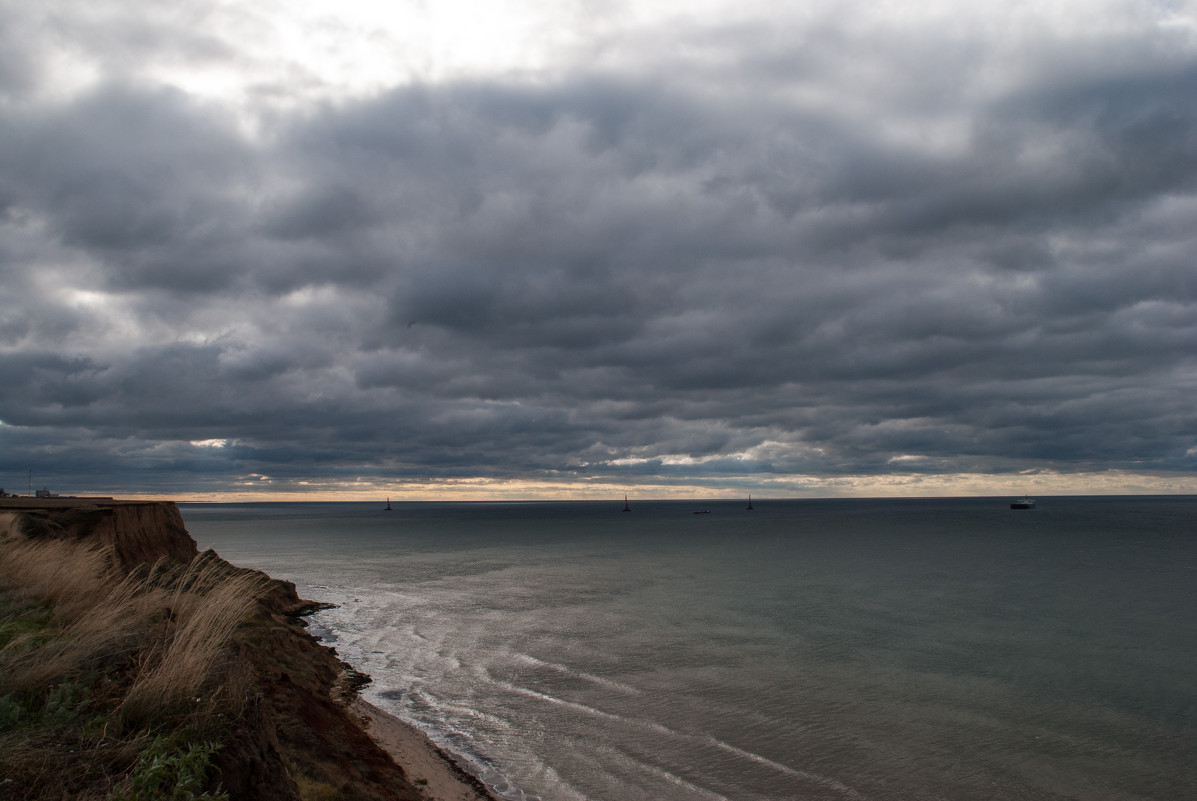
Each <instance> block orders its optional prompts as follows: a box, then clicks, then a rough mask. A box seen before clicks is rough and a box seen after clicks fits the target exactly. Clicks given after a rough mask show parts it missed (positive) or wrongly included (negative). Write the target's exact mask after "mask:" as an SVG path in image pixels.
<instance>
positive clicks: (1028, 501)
mask: <svg viewBox="0 0 1197 801" xmlns="http://www.w3.org/2000/svg"><path fill="white" fill-rule="evenodd" d="M1010 508H1011V509H1034V508H1035V501H1034V500H1033V499H1032V498H1031V496H1030V495H1027V496H1025V497H1023V499H1022V500H1021V501H1014V502H1013V503H1012V504H1010Z"/></svg>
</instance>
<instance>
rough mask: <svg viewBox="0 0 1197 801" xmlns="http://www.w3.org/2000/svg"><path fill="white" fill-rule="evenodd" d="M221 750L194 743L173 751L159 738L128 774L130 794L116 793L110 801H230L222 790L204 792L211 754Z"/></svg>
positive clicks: (210, 765) (214, 746) (213, 746)
mask: <svg viewBox="0 0 1197 801" xmlns="http://www.w3.org/2000/svg"><path fill="white" fill-rule="evenodd" d="M219 747H220V746H218V745H214V744H212V743H193V744H191V745H189V746H187V748H186V749H182V748H179V749H174V750H171V749H170V747H169V746H168V744H167V741H166V739H165V738H163V737H156V738H154V741H153V742H152V743H150V747H149V748H147V749H145V751H143V752H142V753H141V759H139V760H138V762H137V767H136V768H134V769H133V772H132V773H131V774H129V778H128V791H122V792H115V793H113V794H112V795H110V796H109V801H151V799H153V801H221V800H222V799H224V800H225V801H227V799H228V797H229V796H228V793H225V792H224V791H222V790H221V789H220V787H219V786H217V788H216V790H215V791H207V790H204V787H205V785H206V783H207V777H208V774H209V773H210V772H211V770H210V769H211V767H212V754H213V753H214V752H215V751H216V749H218V748H219Z"/></svg>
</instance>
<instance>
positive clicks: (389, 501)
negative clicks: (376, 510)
mask: <svg viewBox="0 0 1197 801" xmlns="http://www.w3.org/2000/svg"><path fill="white" fill-rule="evenodd" d="M382 511H384V512H389V511H391V499H390V497H388V498H387V508H386V509H383V510H382Z"/></svg>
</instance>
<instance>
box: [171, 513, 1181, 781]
mask: <svg viewBox="0 0 1197 801" xmlns="http://www.w3.org/2000/svg"><path fill="white" fill-rule="evenodd" d="M1009 501H1010V499H1007V498H996V499H994V498H990V499H977V498H970V499H941V500H801V501H799V500H795V501H770V500H756V501H754V506H755V509H754V510H753V511H747V510H746V509H745V506H746V504H745V502H744V501H719V502H696V503H685V502H636V501H635V500H633V501H632V504H631V509H632V511H630V512H627V513H625V512H623V511H622V509H623V501H622V499H619V500H617V501H612V502H610V503H593V502H565V503H395V504H393V505H394V510H393V511H390V512H386V511H384V510H383V503H382V502H381V501H380V502H379V503H374V504H324V503H312V504H302V503H278V504H202V505H201V504H195V505H191V504H181V505H180V507H181V509H182V511H183V516H184V519H185V520H186V522H187V526H188V529H189V530H190V531H191V533H192V535H193V536H194V537H195V539H196V540H197V541H198V542H199V544H200V547H201V549H202V548H214V549H216V550H217V551H218V552H219V553H220V554H221V555H222V556H224V557H225V558H226V559H228V560H230V561H231V562H233V563H235V564H238V565H241V566H244V567H256V568H260V569H262V570H265V571H266V572H268V573H270V574H271V575H273V576H275V577H277V578H285V579H289V580H291V581H294V582H295V583H296V584H297V585H298V588H299V591H300V594H301V595H302V596H304V597H306V598H309V599H312V600H319V601H327V602H331V603H334V604H337V607H336V608H335V609H330V610H327V611H324V612H320V613H318V614H316V615H314V616H313V617H312V619H311V620H312V631H313V632H314V633H316V634H318V635H320V636H322V637H323V638H324V639H325V641H326V643H327V644H330V645H333V646H335V647H336V649H337V651H338V653H339V654H340V655H341V656H342V658H344V659H346V660H348V661H349V662H351V663H352V664H354V665H355V666H356V667H357V668H359V669H360V670H362V671H364V672H366V673H369V674H370V675H371V676H373V678H374V683H373V684H372V685H370V686H369V687H368V688H367V689H366V691H365V692H364V695H365V697H366V698H367V699H368V700H370V701H372V702H373V703H375V704H377V705H378V706H380V707H383V708H384V709H387V710H389V711H391V712H393V713H395V714H397V715H398V716H400V717H402V718H404V719H406V720H408V721H411V722H413V723H415V724H416V725H418V726H419V727H420V728H422V729H423V730H424V731H426V732H427V733H429V734H430V735H431V736H432V738H433V739H434V740H436V741H437V742H438V743H440V744H442V745H443V746H445V747H447V748H448V749H449V750H451V751H453V752H454V753H456V754H458V755H459V756H460V757H461V758H462V759H463V760H465V761H466V762H468V763H469V764H470V765H471V766H472V769H473V770H474V771H475V773H477V774H478V775H480V776H481V777H482V778H483V779H484V780H485V781H487V782H488V783H490V784H491V785H492V786H493V787H494V788H495V791H496V793H497V794H498V795H500V796H501V797H503V798H506V799H512V800H513V801H514V800H516V799H542V801H582V800H583V799H589V800H590V801H628V800H629V799H632V800H635V799H654V800H656V801H675V800H676V801H682V800H683V799H685V800H686V801H691V800H692V799H693V800H695V801H698V800H703V801H705V800H707V799H730V800H731V801H754V800H756V799H760V800H764V799H787V800H788V799H812V800H814V799H828V800H829V801H831V800H834V801H840V800H841V799H867V800H868V801H881V800H882V799H902V800H903V801H905V800H907V799H943V801H970V800H971V799H985V801H992V800H993V799H1085V800H1087V801H1094V800H1104V799H1156V800H1157V801H1180V800H1181V799H1197V498H1194V497H1151V498H1144V497H1121V498H1103V497H1099V498H1041V499H1040V501H1039V506H1038V508H1037V509H1035V510H1032V511H1011V510H1010V509H1009ZM694 512H704V513H702V514H694ZM416 778H418V777H416Z"/></svg>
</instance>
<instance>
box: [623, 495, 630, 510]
mask: <svg viewBox="0 0 1197 801" xmlns="http://www.w3.org/2000/svg"><path fill="white" fill-rule="evenodd" d="M623 510H624V511H625V512H630V511H632V509H631V507H629V506H628V496H627V495H625V496H623Z"/></svg>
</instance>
